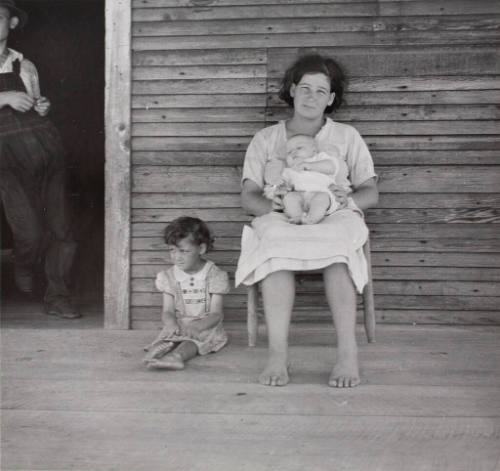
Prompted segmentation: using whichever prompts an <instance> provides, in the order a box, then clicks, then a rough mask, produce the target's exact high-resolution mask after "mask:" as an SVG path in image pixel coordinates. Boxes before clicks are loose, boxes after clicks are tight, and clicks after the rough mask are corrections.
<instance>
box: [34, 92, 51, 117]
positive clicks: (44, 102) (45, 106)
mask: <svg viewBox="0 0 500 471" xmlns="http://www.w3.org/2000/svg"><path fill="white" fill-rule="evenodd" d="M34 108H35V111H36V112H37V113H38V114H39V115H40V116H47V115H48V114H49V110H50V101H49V100H48V98H45V97H44V96H41V97H40V98H39V99H38V100H37V101H36V102H35V107H34Z"/></svg>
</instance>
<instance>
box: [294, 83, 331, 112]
mask: <svg viewBox="0 0 500 471" xmlns="http://www.w3.org/2000/svg"><path fill="white" fill-rule="evenodd" d="M290 96H292V97H293V106H294V110H295V111H294V112H295V113H296V114H298V115H299V116H302V117H304V118H309V119H315V118H319V117H322V116H323V113H324V112H325V108H326V107H327V106H328V105H331V104H332V103H333V99H334V98H335V94H334V93H333V92H330V79H329V78H328V77H327V76H326V75H324V74H322V73H314V74H305V75H304V76H303V77H302V78H301V79H300V82H299V83H297V84H292V86H291V87H290Z"/></svg>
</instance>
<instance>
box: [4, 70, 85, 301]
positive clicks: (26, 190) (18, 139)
mask: <svg viewBox="0 0 500 471" xmlns="http://www.w3.org/2000/svg"><path fill="white" fill-rule="evenodd" d="M20 68H21V64H20V62H19V60H16V61H14V62H13V71H12V72H8V73H0V92H4V91H21V92H26V88H25V86H24V83H23V81H22V78H21V76H20ZM0 192H1V197H2V202H3V209H4V211H5V215H6V218H7V221H8V222H9V224H10V227H11V230H12V233H13V236H14V263H15V264H16V265H17V266H18V267H22V268H24V269H28V270H33V269H34V268H35V265H36V264H37V263H38V262H39V261H40V260H43V258H44V257H45V275H46V281H47V289H46V292H45V302H47V303H51V302H53V301H55V300H56V299H58V298H67V297H68V296H69V289H68V276H69V272H70V270H71V265H72V262H73V258H74V255H75V249H76V243H75V241H74V238H73V234H72V232H71V228H70V208H69V205H68V200H67V195H66V178H65V163H64V149H63V146H62V141H61V137H60V135H59V132H58V131H57V129H56V128H55V126H54V125H53V124H52V122H51V121H50V120H49V119H47V118H45V117H42V116H40V115H38V113H37V112H36V111H34V110H30V111H28V112H26V113H22V112H19V111H15V110H13V109H12V108H11V107H10V106H5V107H3V108H1V109H0Z"/></svg>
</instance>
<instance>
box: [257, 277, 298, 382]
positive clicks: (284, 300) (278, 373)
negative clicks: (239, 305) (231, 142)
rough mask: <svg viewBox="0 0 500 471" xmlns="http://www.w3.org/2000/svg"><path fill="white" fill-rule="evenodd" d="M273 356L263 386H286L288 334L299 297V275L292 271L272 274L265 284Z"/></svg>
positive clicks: (270, 350)
mask: <svg viewBox="0 0 500 471" xmlns="http://www.w3.org/2000/svg"><path fill="white" fill-rule="evenodd" d="M262 298H263V302H264V313H265V316H266V324H267V336H268V342H269V353H268V355H269V357H268V362H267V366H266V368H265V369H264V371H263V372H262V374H261V375H260V376H259V382H260V383H261V384H265V385H269V386H284V385H285V384H287V383H288V381H289V377H288V331H289V328H290V318H291V315H292V308H293V302H294V298H295V275H294V273H293V272H291V271H278V272H274V273H271V274H270V275H268V276H267V277H266V278H265V279H264V280H263V281H262Z"/></svg>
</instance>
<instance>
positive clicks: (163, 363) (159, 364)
mask: <svg viewBox="0 0 500 471" xmlns="http://www.w3.org/2000/svg"><path fill="white" fill-rule="evenodd" d="M147 366H148V368H155V369H164V370H183V369H184V361H183V359H182V357H181V356H180V355H179V354H178V353H170V354H168V355H165V356H164V357H163V358H162V359H161V360H156V359H153V360H151V361H149V362H148V363H147Z"/></svg>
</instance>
